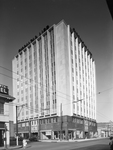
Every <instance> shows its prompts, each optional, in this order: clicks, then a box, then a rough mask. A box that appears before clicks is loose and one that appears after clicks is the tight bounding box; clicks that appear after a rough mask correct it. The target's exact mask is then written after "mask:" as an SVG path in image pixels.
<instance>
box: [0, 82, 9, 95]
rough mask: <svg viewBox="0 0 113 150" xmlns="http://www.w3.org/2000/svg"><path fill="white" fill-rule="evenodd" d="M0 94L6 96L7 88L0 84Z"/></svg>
mask: <svg viewBox="0 0 113 150" xmlns="http://www.w3.org/2000/svg"><path fill="white" fill-rule="evenodd" d="M0 93H2V94H7V95H8V87H7V86H5V85H2V84H0Z"/></svg>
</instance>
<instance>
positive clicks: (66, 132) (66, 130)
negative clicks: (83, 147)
mask: <svg viewBox="0 0 113 150" xmlns="http://www.w3.org/2000/svg"><path fill="white" fill-rule="evenodd" d="M65 138H66V140H68V129H65Z"/></svg>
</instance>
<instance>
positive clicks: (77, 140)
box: [40, 137, 107, 143]
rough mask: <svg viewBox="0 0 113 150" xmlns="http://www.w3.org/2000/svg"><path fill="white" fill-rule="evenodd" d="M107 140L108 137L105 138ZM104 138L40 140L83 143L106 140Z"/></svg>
mask: <svg viewBox="0 0 113 150" xmlns="http://www.w3.org/2000/svg"><path fill="white" fill-rule="evenodd" d="M104 138H107V137H104ZM104 138H102V137H101V138H91V139H76V140H40V142H53V143H57V142H83V141H91V140H98V139H104Z"/></svg>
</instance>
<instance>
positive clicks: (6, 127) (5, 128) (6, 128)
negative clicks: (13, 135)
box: [5, 124, 7, 150]
mask: <svg viewBox="0 0 113 150" xmlns="http://www.w3.org/2000/svg"><path fill="white" fill-rule="evenodd" d="M6 131H7V126H6V124H5V149H6V150H7V135H6Z"/></svg>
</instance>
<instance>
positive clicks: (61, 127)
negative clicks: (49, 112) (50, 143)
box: [15, 116, 97, 140]
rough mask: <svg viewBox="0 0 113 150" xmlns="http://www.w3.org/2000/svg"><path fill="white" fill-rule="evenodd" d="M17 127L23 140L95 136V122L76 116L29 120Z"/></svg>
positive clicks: (72, 138) (71, 138)
mask: <svg viewBox="0 0 113 150" xmlns="http://www.w3.org/2000/svg"><path fill="white" fill-rule="evenodd" d="M26 125H27V126H26ZM23 126H24V127H23ZM18 127H19V128H18V131H19V133H20V135H22V136H23V137H24V138H30V137H31V136H32V137H33V136H34V137H38V138H39V139H41V140H48V139H57V140H59V139H61V140H74V139H83V138H93V137H94V136H96V134H97V123H96V121H95V120H91V119H86V118H83V117H78V116H62V118H61V117H58V116H55V117H50V118H49V117H48V118H41V119H40V120H38V119H37V120H30V121H29V123H28V122H19V125H18ZM15 132H16V131H15Z"/></svg>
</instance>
